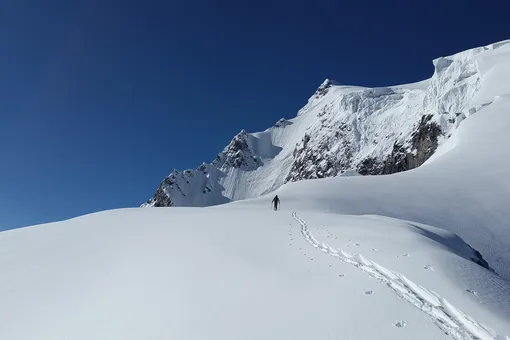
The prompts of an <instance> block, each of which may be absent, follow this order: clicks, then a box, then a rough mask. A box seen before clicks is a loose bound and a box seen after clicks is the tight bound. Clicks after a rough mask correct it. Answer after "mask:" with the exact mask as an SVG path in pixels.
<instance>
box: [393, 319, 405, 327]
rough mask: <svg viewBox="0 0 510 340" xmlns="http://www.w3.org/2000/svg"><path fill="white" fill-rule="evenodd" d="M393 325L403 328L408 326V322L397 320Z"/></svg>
mask: <svg viewBox="0 0 510 340" xmlns="http://www.w3.org/2000/svg"><path fill="white" fill-rule="evenodd" d="M393 326H395V327H398V328H402V327H405V326H406V322H405V321H397V322H394V323H393Z"/></svg>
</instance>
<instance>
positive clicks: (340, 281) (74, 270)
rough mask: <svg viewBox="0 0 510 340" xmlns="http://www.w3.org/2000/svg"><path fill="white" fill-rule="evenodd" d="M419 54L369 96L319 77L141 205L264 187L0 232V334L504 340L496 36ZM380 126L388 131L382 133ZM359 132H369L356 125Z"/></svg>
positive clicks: (506, 126) (504, 162)
mask: <svg viewBox="0 0 510 340" xmlns="http://www.w3.org/2000/svg"><path fill="white" fill-rule="evenodd" d="M435 64H436V73H435V75H434V77H436V78H434V77H433V78H432V79H431V80H429V81H428V82H422V83H419V84H414V85H408V86H399V87H391V88H388V89H384V90H381V89H377V91H382V92H384V93H386V94H384V95H374V91H373V90H369V89H359V88H357V89H354V88H347V87H340V86H338V85H334V84H330V83H329V82H328V83H326V84H324V86H322V87H321V89H320V91H318V93H317V97H318V98H315V97H313V98H312V99H311V100H310V102H309V105H308V107H306V108H305V109H303V110H302V112H301V113H300V114H299V115H298V117H296V118H295V119H293V120H291V121H280V122H278V123H277V125H276V126H275V127H273V128H271V129H269V130H267V131H264V132H261V133H255V134H249V133H246V132H244V131H243V132H241V133H240V134H239V135H238V136H236V138H234V140H233V141H232V142H231V143H230V144H229V145H228V146H227V148H226V149H225V151H224V152H223V153H221V154H220V155H219V157H218V158H217V159H216V160H215V161H214V162H213V163H212V164H204V165H202V166H201V167H199V169H197V170H193V171H185V172H183V173H179V172H174V173H173V174H172V175H171V176H169V178H167V179H165V183H164V186H162V187H161V188H160V190H158V192H159V194H158V195H159V196H158V197H159V198H157V199H155V200H153V201H152V202H151V204H154V205H160V204H161V205H172V204H175V205H179V204H181V205H184V204H193V205H208V204H211V202H212V203H220V202H226V201H228V200H230V198H229V197H234V198H239V197H243V196H246V197H249V196H251V195H255V193H256V192H258V193H259V194H263V193H265V192H268V193H270V194H269V195H262V196H260V197H256V198H252V199H245V200H237V201H235V202H230V203H229V204H223V205H215V206H211V207H206V208H198V207H176V208H172V209H138V208H134V209H119V210H112V211H105V212H99V213H95V214H90V215H87V216H82V217H78V218H75V219H71V220H68V221H62V222H56V223H49V224H45V225H39V226H33V227H27V228H22V229H16V230H10V231H6V232H1V233H0V273H1V275H0V302H1V303H0V320H2V324H1V327H0V339H9V340H29V339H30V340H31V339H41V340H46V339H47V340H50V339H51V340H68V339H73V340H80V339H83V340H89V339H97V340H113V339H119V340H120V339H122V340H138V339H154V340H160V339H161V340H164V339H183V340H200V339H222V340H230V339H231V340H234V339H235V340H238V339H245V340H249V339H257V340H258V339H268V340H273V339H275V340H276V339H296V340H309V339H355V340H364V339H392V340H409V339H417V340H430V339H453V340H510V337H509V335H510V222H509V221H510V209H509V202H510V176H509V173H508V169H510V158H509V157H508V156H507V155H508V147H509V146H510V134H509V133H508V131H510V44H509V43H506V42H504V43H500V44H494V45H490V46H488V47H485V48H480V49H475V50H471V51H467V52H464V53H461V54H457V55H455V56H452V57H449V58H445V60H442V59H440V60H437V61H436V63H435ZM471 64H472V65H474V66H473V67H474V68H473V69H472V71H476V72H475V73H474V74H472V75H471V76H468V77H466V75H467V74H469V72H468V73H467V74H466V73H465V70H466V69H469V67H470V66H469V65H471ZM447 70H450V71H448V72H449V73H451V74H450V75H449V76H447V75H446V74H445V75H444V77H440V76H438V74H439V73H441V72H446V71H447ZM455 70H457V71H455ZM460 74H464V76H460V77H459V76H458V75H460ZM440 79H443V80H442V81H440ZM449 79H450V80H449ZM453 79H455V80H453ZM450 82H451V84H450V86H449V88H450V90H449V91H443V92H441V91H439V90H437V91H436V90H434V88H436V89H437V88H440V87H441V86H439V85H437V84H440V83H444V84H446V83H450ZM328 84H329V85H328ZM434 84H436V85H434ZM371 91H372V92H371ZM377 91H375V92H377ZM388 91H393V92H394V93H395V94H388V93H389V92H388ZM369 94H370V95H369ZM379 94H380V92H379ZM352 96H354V97H355V96H364V97H363V98H364V99H363V101H362V102H358V104H356V107H357V109H356V110H354V108H353V109H352V110H351V111H349V112H348V113H345V112H344V111H342V112H343V113H342V112H340V111H339V110H337V114H338V117H340V118H339V119H341V121H343V120H344V119H348V118H353V117H354V118H356V119H355V121H356V123H354V121H349V124H350V125H347V126H348V127H350V131H349V130H348V128H347V127H346V128H345V129H344V130H345V131H344V133H345V135H344V137H342V138H344V139H334V138H333V139H331V138H332V137H331V136H333V137H334V136H335V134H336V131H334V130H333V131H330V129H329V128H327V126H329V124H330V123H331V126H337V124H338V122H337V119H333V118H331V122H330V123H327V122H322V121H321V119H322V118H321V117H318V113H320V112H321V110H322V108H324V107H326V104H325V103H322V101H325V102H328V103H329V102H334V104H333V106H334V107H336V108H338V107H339V105H340V104H341V103H342V102H343V101H345V100H347V98H351V97H352ZM384 97H388V98H384ZM398 97H402V99H400V100H402V101H404V98H408V99H405V102H406V104H401V105H396V104H395V103H396V102H397V101H398V100H397V99H396V98H398ZM420 97H421V99H420ZM432 97H433V98H435V100H436V101H435V102H434V100H432V99H431V98H432ZM464 97H465V99H462V98H464ZM326 98H330V99H328V100H326ZM448 98H450V99H448ZM454 99H455V100H454ZM315 101H316V103H315V104H314V102H315ZM415 101H416V102H415ZM460 101H465V102H466V103H468V102H469V104H465V105H461V104H459V103H460ZM383 102H386V103H387V104H388V105H389V106H388V109H384V110H382V107H383V106H384V105H382V103H383ZM321 103H322V104H321ZM412 103H415V104H416V107H417V108H419V109H420V110H425V109H424V108H425V107H436V109H437V110H439V111H438V112H439V113H438V112H432V113H431V112H429V111H425V112H422V111H419V112H418V113H416V114H415V113H412V112H414V111H411V110H405V109H404V107H407V105H409V106H410V107H414V106H413V105H411V104H412ZM390 104H391V105H390ZM349 107H350V106H349ZM363 107H371V108H375V107H380V108H381V109H380V110H379V111H377V110H375V111H373V112H372V114H368V112H365V111H363V110H362V109H360V108H363ZM390 107H391V108H390ZM347 111H348V110H347ZM450 111H451V112H454V111H458V113H459V115H456V114H454V116H455V117H456V120H455V122H454V123H452V122H450V121H448V119H443V118H445V116H446V117H450V116H451V115H450V114H443V113H441V112H450ZM313 112H315V113H313ZM355 112H356V113H355ZM363 112H364V113H363ZM410 112H411V113H410ZM362 113H363V114H362ZM365 114H366V115H365ZM329 115H330V114H329V113H327V114H324V115H323V116H322V117H324V116H327V117H329ZM413 115H414V118H413ZM401 116H403V117H401ZM464 116H465V117H466V118H467V119H466V118H463V117H464ZM358 117H359V118H360V119H359V120H358V119H357V118H358ZM406 117H407V118H406ZM423 117H425V118H423ZM460 119H464V121H463V122H462V124H460V125H459V126H458V127H457V126H456V125H458V123H457V122H459V121H460ZM339 121H340V120H339ZM376 122H379V124H376ZM393 123H395V125H391V124H393ZM397 123H398V124H397ZM407 123H409V124H410V125H407ZM346 124H347V123H346ZM354 124H356V125H354ZM354 126H356V130H354V129H353V128H354ZM389 126H394V127H395V129H397V128H398V129H399V131H400V132H402V131H403V132H402V136H400V132H398V133H395V132H394V134H393V135H392V136H393V137H392V138H394V139H395V140H394V141H387V142H384V140H385V138H380V137H381V136H385V134H390V133H391V131H392V129H391V128H390V127H389ZM438 129H440V133H438V132H439V130H438ZM356 131H358V132H359V133H358V132H356ZM367 131H370V132H367ZM374 131H377V133H378V136H379V139H378V141H379V142H378V143H372V142H371V139H368V140H365V139H364V138H362V136H368V134H369V133H370V134H372V135H371V137H373V136H375V134H374ZM415 131H418V132H416V133H414V132H415ZM404 132H405V133H404ZM305 134H306V135H308V136H309V137H306V138H305V137H304V136H305ZM434 135H437V145H438V146H437V149H436V146H435V143H436V139H434V138H433V136H434ZM345 136H347V137H345ZM349 136H351V137H352V138H350V137H349ZM356 136H358V137H359V138H357V137H356ZM406 136H407V137H406ZM447 137H449V138H447ZM303 138H304V139H303ZM367 138H368V137H367ZM388 139H390V138H388ZM344 140H345V141H346V142H344ZM395 141H396V143H395ZM288 143H293V144H292V145H291V146H288V145H287V144H288ZM295 143H298V147H299V146H300V145H301V148H297V147H296V144H295ZM395 145H397V146H395ZM416 145H418V146H416ZM312 146H313V147H314V148H315V149H313V148H312ZM333 148H337V149H336V150H350V149H352V150H353V152H352V155H351V156H350V157H348V158H345V157H346V156H345V155H346V153H342V152H333V151H332V150H333ZM427 148H430V150H429V149H427ZM296 149H297V150H298V151H296V153H295V154H294V150H296ZM396 149H397V150H396ZM433 149H435V152H434V153H433V155H432V156H431V157H430V158H428V160H427V161H425V163H424V164H423V165H421V166H419V167H417V168H415V169H412V170H410V171H401V172H398V173H395V174H392V175H387V176H359V175H358V174H359V173H360V172H361V173H363V172H364V170H363V169H368V170H370V169H371V170H370V171H375V173H386V172H391V171H396V170H399V169H398V167H400V166H402V165H403V164H405V165H406V167H412V166H416V165H418V164H420V163H422V162H423V161H424V159H425V158H427V157H429V155H427V153H428V154H430V153H432V151H433ZM310 150H314V151H310ZM427 150H428V151H427ZM387 152H389V155H390V157H389V158H388V155H387V154H386V153H387ZM420 157H422V158H423V159H420ZM366 159H372V160H371V161H369V162H367V161H365V160H366ZM324 160H326V163H327V161H328V160H330V161H331V162H332V164H333V165H332V166H333V169H334V170H332V171H331V173H328V170H324V169H327V167H326V168H325V167H323V166H322V165H321V164H322V162H323V161H324ZM335 162H337V163H335ZM341 162H347V164H349V166H346V168H350V169H351V170H349V171H345V172H344V173H341V171H342V167H343V165H341ZM412 162H415V163H412ZM368 163H370V164H368ZM296 164H298V165H296ZM339 164H340V165H339ZM362 164H364V165H365V168H363V167H361V165H362ZM337 165H338V167H339V168H338V169H337V168H334V166H337ZM392 167H393V168H392ZM352 168H353V169H357V170H358V171H356V172H355V171H353V170H352ZM292 169H293V170H294V171H295V174H292V175H290V177H289V174H291V173H292V172H291V170H292ZM374 169H375V170H374ZM392 169H393V170H392ZM368 170H367V171H368ZM370 171H368V172H366V173H371V172H370ZM273 172H274V173H276V174H278V175H282V176H281V177H279V176H270V177H267V178H266V177H264V176H265V175H267V176H269V175H271V174H273ZM335 173H336V174H337V176H333V175H334V174H335ZM298 174H304V175H303V176H304V177H303V178H307V176H310V177H325V176H329V175H331V176H329V177H328V178H321V179H315V180H299V181H295V182H294V180H297V179H299V176H298ZM287 179H288V180H289V181H288V183H286V184H284V185H281V183H283V182H285V181H286V180H287ZM175 183H179V185H175ZM187 190H189V191H187ZM272 190H274V191H275V193H277V194H278V195H279V197H280V198H281V203H282V205H281V209H280V211H277V212H275V211H272V209H271V208H270V202H271V198H272V196H273V194H274V193H272V192H271V191H272ZM181 191H182V192H181ZM175 192H178V193H179V195H175V198H174V196H168V195H167V193H170V194H172V195H173V194H174V193H175ZM195 192H200V194H197V195H191V194H190V193H195ZM178 199H180V201H179V200H178ZM161 200H163V201H161ZM164 200H166V201H164ZM165 202H166V203H165Z"/></svg>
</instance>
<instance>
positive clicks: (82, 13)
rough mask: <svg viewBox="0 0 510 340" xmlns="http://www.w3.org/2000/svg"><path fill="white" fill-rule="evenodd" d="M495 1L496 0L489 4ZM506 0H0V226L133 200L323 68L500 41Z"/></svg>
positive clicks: (401, 60) (396, 60)
mask: <svg viewBox="0 0 510 340" xmlns="http://www.w3.org/2000/svg"><path fill="white" fill-rule="evenodd" d="M495 5H496V6H495ZM509 7H510V6H509V5H508V4H506V5H505V2H504V1H498V3H497V4H496V3H491V2H490V1H485V2H479V1H469V0H468V1H436V2H434V1H419V2H417V1H400V2H392V1H338V0H337V1H320V0H319V1H250V2H247V1H230V0H228V1H212V0H195V1H151V0H145V1H130V0H125V1H110V0H83V1H73V0H65V1H52V0H48V1H39V0H33V1H30V0H27V1H25V0H7V1H3V2H2V4H1V5H0V48H1V50H0V230H1V229H7V228H14V227H20V226H25V225H31V224H36V223H43V222H47V221H56V220H61V219H66V218H70V217H74V216H78V215H82V214H85V213H90V212H94V211H98V210H104V209H111V208H118V207H132V206H138V205H139V204H140V203H143V202H144V201H145V200H147V199H148V198H150V197H151V195H152V194H153V193H154V191H155V189H156V188H157V186H158V185H159V183H160V181H161V180H162V179H163V178H164V176H166V175H167V174H168V173H169V172H170V171H171V170H172V169H173V168H178V169H183V168H188V167H193V168H194V167H196V166H198V165H200V163H201V162H202V161H210V160H212V159H213V158H214V157H215V155H216V153H217V152H219V151H221V150H222V148H223V147H224V146H225V145H226V144H227V143H228V141H229V140H230V139H231V138H232V137H233V135H234V134H235V133H237V132H238V131H240V130H241V129H243V128H244V129H246V130H248V131H257V130H263V129H265V128H267V127H269V126H271V125H272V124H273V123H274V122H275V121H276V120H278V119H279V118H281V117H286V118H291V117H293V116H294V115H295V114H296V112H297V110H298V109H299V108H300V107H301V106H303V105H304V104H305V102H306V100H307V99H308V97H309V96H311V95H312V94H313V92H314V91H315V89H316V88H317V86H318V85H319V84H320V83H321V82H322V81H323V80H324V79H325V78H327V77H329V78H332V79H335V80H338V81H340V82H342V83H346V84H357V85H366V86H380V85H391V84H398V83H405V82H412V81H417V80H421V79H424V78H427V77H429V76H430V75H431V73H432V64H431V60H432V59H433V58H436V57H438V56H441V55H448V54H451V53H454V52H458V51H461V50H463V49H467V48H471V47H475V46H479V45H485V44H488V43H492V42H496V41H499V40H503V39H507V38H510V21H509V20H508V12H509V10H510V8H509Z"/></svg>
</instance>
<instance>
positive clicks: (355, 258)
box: [292, 213, 510, 340]
mask: <svg viewBox="0 0 510 340" xmlns="http://www.w3.org/2000/svg"><path fill="white" fill-rule="evenodd" d="M292 216H293V217H294V219H295V220H296V221H297V222H298V223H299V224H300V225H301V234H302V235H303V237H304V238H305V240H306V241H307V242H308V243H309V244H310V245H311V246H313V247H315V248H317V249H318V250H320V251H322V252H323V253H326V254H328V255H329V256H332V257H334V258H336V259H338V260H341V261H343V262H345V263H348V264H351V265H353V266H355V267H357V268H358V269H360V270H362V271H364V272H366V273H367V274H368V275H370V276H371V277H373V278H375V279H377V280H378V281H380V282H382V283H384V284H386V285H387V286H388V287H389V288H391V289H392V290H393V291H394V292H395V294H397V295H398V296H399V297H400V298H402V299H404V300H406V301H407V302H409V303H410V304H412V305H413V306H415V307H416V308H418V309H420V310H421V311H423V312H424V313H426V314H427V315H428V316H429V317H430V318H431V319H432V321H433V322H434V324H435V325H437V326H438V327H439V328H440V329H441V330H442V331H443V332H445V333H446V334H449V335H451V336H452V337H453V338H454V339H456V340H476V339H481V340H510V337H508V336H502V335H499V334H496V333H495V332H494V331H493V330H492V329H490V328H489V327H487V326H485V325H482V324H480V323H478V322H477V321H476V320H474V319H473V318H471V317H469V316H468V315H466V314H464V313H463V312H461V311H460V310H458V309H457V308H455V307H454V306H453V305H452V304H450V303H449V302H448V301H447V300H446V299H445V298H444V297H442V296H440V295H439V294H437V293H436V292H434V291H432V290H429V289H426V288H424V287H421V286H420V285H418V284H417V283H415V282H413V281H411V280H409V279H408V278H407V277H405V276H404V275H402V274H400V273H397V272H394V271H392V270H390V269H388V268H385V267H383V266H381V265H379V264H377V263H376V262H374V261H371V260H369V259H367V258H365V257H364V256H363V255H361V254H350V253H347V252H345V251H343V250H342V249H337V248H333V247H331V246H330V245H328V244H326V243H324V242H321V241H319V240H317V239H316V238H315V237H314V236H313V234H312V232H311V231H310V229H309V228H308V225H307V224H306V222H305V221H304V220H302V219H301V218H300V217H299V216H298V215H297V214H296V213H293V214H292Z"/></svg>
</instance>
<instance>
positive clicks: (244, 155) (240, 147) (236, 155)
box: [212, 130, 262, 169]
mask: <svg viewBox="0 0 510 340" xmlns="http://www.w3.org/2000/svg"><path fill="white" fill-rule="evenodd" d="M248 138H249V135H248V133H247V132H246V131H245V130H242V131H241V132H240V133H238V134H237V135H236V136H235V137H234V138H233V139H232V141H230V143H229V144H228V145H227V147H226V148H225V150H223V152H220V153H219V154H218V156H217V157H216V159H215V160H214V161H213V162H212V164H213V165H214V166H215V167H217V168H221V167H223V166H231V167H234V168H238V169H240V168H245V169H246V168H248V169H253V168H257V167H258V166H261V165H262V161H261V160H260V159H259V158H258V157H255V156H254V155H253V152H252V150H251V149H250V146H249V144H248Z"/></svg>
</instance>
